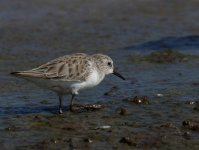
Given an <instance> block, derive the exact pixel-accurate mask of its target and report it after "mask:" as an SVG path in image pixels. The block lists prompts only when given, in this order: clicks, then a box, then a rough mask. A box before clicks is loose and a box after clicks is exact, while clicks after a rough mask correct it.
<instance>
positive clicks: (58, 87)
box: [24, 71, 104, 95]
mask: <svg viewBox="0 0 199 150" xmlns="http://www.w3.org/2000/svg"><path fill="white" fill-rule="evenodd" d="M103 78H104V76H103V77H101V78H100V76H99V74H98V72H97V71H93V72H92V73H91V74H90V76H89V77H88V79H87V80H86V81H76V82H75V81H58V80H49V79H41V78H24V79H26V80H29V81H31V82H33V83H34V84H36V85H37V86H40V87H42V88H45V89H49V90H52V91H54V92H56V93H57V94H58V95H65V94H71V93H73V94H78V91H79V90H83V89H87V88H92V87H94V86H96V85H98V84H99V83H100V82H101V81H102V79H103Z"/></svg>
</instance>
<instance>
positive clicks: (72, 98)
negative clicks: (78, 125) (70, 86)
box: [70, 94, 75, 111]
mask: <svg viewBox="0 0 199 150" xmlns="http://www.w3.org/2000/svg"><path fill="white" fill-rule="evenodd" d="M74 99H75V94H72V97H71V100H70V111H71V110H72V107H73V100H74Z"/></svg>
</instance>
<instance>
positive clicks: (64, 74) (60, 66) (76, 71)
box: [13, 53, 93, 81]
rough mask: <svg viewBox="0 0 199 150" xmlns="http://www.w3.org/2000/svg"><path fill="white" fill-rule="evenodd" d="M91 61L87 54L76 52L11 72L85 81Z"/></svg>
mask: <svg viewBox="0 0 199 150" xmlns="http://www.w3.org/2000/svg"><path fill="white" fill-rule="evenodd" d="M91 61H92V59H91V58H90V57H89V56H88V55H87V54H84V53H76V54H73V55H65V56H63V57H59V58H57V59H54V60H51V61H50V62H47V63H46V64H43V65H41V66H39V67H37V68H34V69H31V70H27V71H19V72H15V73H13V74H15V75H18V76H24V77H36V78H45V79H52V80H57V79H59V80H63V81H85V80H86V77H87V76H88V75H89V73H90V72H91V71H92V65H93V64H92V63H91Z"/></svg>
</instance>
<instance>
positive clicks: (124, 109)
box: [119, 107, 127, 116]
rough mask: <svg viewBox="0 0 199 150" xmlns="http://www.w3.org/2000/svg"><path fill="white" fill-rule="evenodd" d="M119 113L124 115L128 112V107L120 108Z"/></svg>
mask: <svg viewBox="0 0 199 150" xmlns="http://www.w3.org/2000/svg"><path fill="white" fill-rule="evenodd" d="M119 114H120V115H122V116H124V115H126V114H127V109H126V108H124V107H122V108H120V110H119Z"/></svg>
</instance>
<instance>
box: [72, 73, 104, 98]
mask: <svg viewBox="0 0 199 150" xmlns="http://www.w3.org/2000/svg"><path fill="white" fill-rule="evenodd" d="M103 78H104V76H102V77H100V76H99V74H98V72H97V71H96V70H94V71H93V72H92V73H91V74H90V75H89V77H88V79H87V80H86V81H84V82H79V83H74V84H72V86H71V87H72V93H74V94H78V91H79V90H84V89H88V88H92V87H94V86H96V85H98V84H99V83H100V82H101V81H102V80H103Z"/></svg>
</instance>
